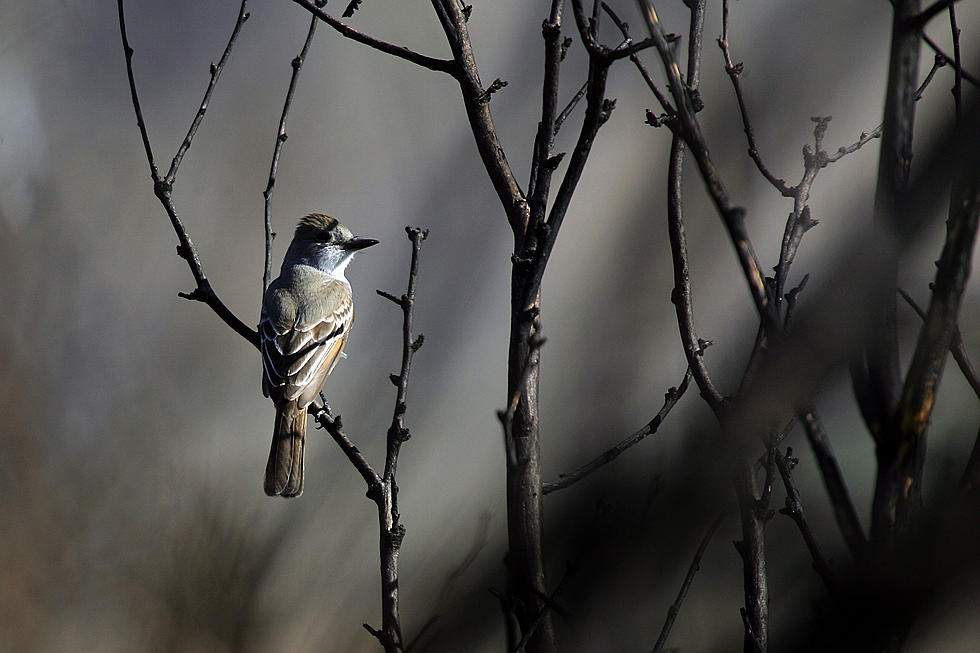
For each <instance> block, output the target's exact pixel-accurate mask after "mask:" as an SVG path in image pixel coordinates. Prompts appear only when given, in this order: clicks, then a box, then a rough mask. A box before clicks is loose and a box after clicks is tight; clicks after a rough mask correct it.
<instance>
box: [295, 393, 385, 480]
mask: <svg viewBox="0 0 980 653" xmlns="http://www.w3.org/2000/svg"><path fill="white" fill-rule="evenodd" d="M320 402H321V403H320V404H312V405H310V410H309V413H310V415H312V416H313V419H314V420H315V421H316V423H317V424H319V425H320V428H322V429H324V430H325V431H326V432H327V433H329V434H330V437H332V438H333V439H334V441H335V442H336V443H337V445H338V446H339V447H340V450H341V451H343V452H344V455H346V456H347V459H348V460H350V462H351V464H352V465H353V466H354V469H356V470H357V472H358V473H359V474H360V475H361V478H363V479H364V483H365V484H366V485H367V487H368V496H369V497H372V499H373V497H374V496H379V495H380V487H381V477H380V476H378V474H377V472H375V471H374V468H372V467H371V463H369V462H368V460H367V458H365V457H364V454H363V453H361V450H360V449H358V448H357V446H356V445H355V444H354V443H353V442H351V440H350V438H349V437H347V434H346V433H344V424H343V421H342V420H341V419H340V415H331V414H330V411H329V410H328V409H327V402H326V400H325V399H324V397H323V394H322V393H321V394H320Z"/></svg>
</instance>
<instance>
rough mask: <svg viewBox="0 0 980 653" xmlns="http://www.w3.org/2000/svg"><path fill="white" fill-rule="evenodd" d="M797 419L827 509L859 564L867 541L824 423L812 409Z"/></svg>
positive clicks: (801, 412)
mask: <svg viewBox="0 0 980 653" xmlns="http://www.w3.org/2000/svg"><path fill="white" fill-rule="evenodd" d="M799 418H800V422H801V423H802V424H803V430H804V431H805V432H806V436H807V440H808V441H809V443H810V448H811V449H812V450H813V455H814V457H815V458H816V460H817V468H818V469H819V470H820V476H821V477H822V478H823V482H824V486H825V487H826V489H827V496H828V497H830V505H831V506H832V507H833V509H834V518H835V519H836V520H837V527H838V528H839V529H840V532H841V536H842V537H843V538H844V543H845V544H846V545H847V548H848V551H850V553H851V557H852V558H853V559H854V561H855V562H858V563H861V562H863V561H864V560H865V555H866V553H867V543H868V542H867V538H865V536H864V530H863V529H862V528H861V521H860V520H859V519H858V516H857V511H856V510H855V509H854V502H853V501H851V494H850V492H848V490H847V485H846V484H845V483H844V475H843V474H842V473H841V469H840V466H839V465H838V464H837V457H836V456H834V451H833V449H832V448H831V446H830V439H829V438H828V437H827V433H826V431H825V430H824V428H823V422H821V420H820V418H819V417H818V416H817V413H816V410H815V409H813V408H808V409H804V410H802V411H800V414H799Z"/></svg>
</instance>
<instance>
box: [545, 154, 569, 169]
mask: <svg viewBox="0 0 980 653" xmlns="http://www.w3.org/2000/svg"><path fill="white" fill-rule="evenodd" d="M564 158H565V153H564V152H559V153H557V154H555V155H554V156H549V157H548V158H547V159H545V160H544V167H545V169H547V170H554V169H555V168H557V167H558V164H560V163H561V161H562V159H564Z"/></svg>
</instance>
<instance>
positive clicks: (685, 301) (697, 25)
mask: <svg viewBox="0 0 980 653" xmlns="http://www.w3.org/2000/svg"><path fill="white" fill-rule="evenodd" d="M704 14H705V0H698V2H696V3H694V5H693V7H692V8H691V27H690V30H689V37H688V53H687V86H688V88H689V89H690V91H691V93H692V94H693V93H697V92H698V87H699V84H700V68H701V65H700V62H701V49H702V43H703V33H704ZM633 63H634V64H636V66H637V67H638V68H640V69H641V73H642V72H643V70H644V68H643V65H642V64H641V63H640V61H639V59H636V58H634V59H633ZM645 77H647V76H646V75H645ZM684 153H685V145H684V140H683V139H682V138H681V136H680V135H679V134H677V133H674V134H673V136H672V138H671V143H670V163H669V167H668V170H667V232H668V236H669V238H670V252H671V258H672V261H673V268H674V288H673V290H672V292H671V295H670V300H671V302H672V303H673V304H674V310H675V312H676V314H677V325H678V329H679V331H680V336H681V342H682V344H683V346H684V354H685V356H686V357H687V364H688V365H689V366H690V367H691V371H692V372H693V374H694V379H695V382H696V383H697V386H698V390H699V391H700V392H701V396H702V397H703V398H704V400H705V401H706V402H707V403H708V405H709V406H710V407H711V409H712V410H713V411H714V413H715V415H716V416H720V415H721V410H722V407H723V405H724V397H723V396H722V395H721V393H720V392H718V390H717V389H716V388H715V386H714V384H713V383H712V381H711V376H710V374H709V373H708V368H707V366H706V365H705V363H704V349H705V347H704V344H705V341H702V340H701V339H699V338H698V336H697V331H696V330H695V327H694V298H693V293H692V290H691V279H690V268H689V265H688V258H687V236H686V233H685V229H684V184H683V174H684Z"/></svg>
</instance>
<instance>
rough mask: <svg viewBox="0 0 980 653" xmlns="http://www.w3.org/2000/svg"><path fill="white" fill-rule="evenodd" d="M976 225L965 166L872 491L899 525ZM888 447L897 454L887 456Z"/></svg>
mask: <svg viewBox="0 0 980 653" xmlns="http://www.w3.org/2000/svg"><path fill="white" fill-rule="evenodd" d="M961 137H962V138H964V139H965V140H969V141H972V142H974V143H976V142H978V141H980V133H978V132H977V128H976V125H971V126H970V128H969V131H964V132H962V133H961ZM978 223H980V170H977V169H971V168H970V167H967V166H964V167H963V168H960V170H959V171H958V174H957V175H956V177H955V179H954V181H953V190H952V193H951V196H950V202H949V218H948V219H947V221H946V242H945V244H944V245H943V251H942V254H941V255H940V257H939V264H938V268H939V269H938V270H937V272H936V280H935V282H934V284H933V291H932V298H931V299H930V302H929V308H928V309H927V311H926V317H925V320H924V322H923V325H922V328H921V330H920V331H919V338H918V342H917V343H916V347H915V353H914V354H913V355H912V362H911V364H910V365H909V370H908V374H907V375H906V377H905V384H904V386H903V388H902V394H901V398H900V401H899V404H898V409H897V414H896V416H895V418H894V420H893V422H892V423H890V424H889V427H890V428H889V429H888V431H887V438H884V443H883V444H884V446H885V447H887V448H888V449H886V453H888V454H891V455H892V456H893V458H894V463H895V464H894V467H891V466H890V467H888V468H887V469H886V470H885V471H886V476H885V478H883V479H881V480H882V485H884V486H885V487H884V488H880V489H883V490H884V491H885V492H887V493H889V494H885V495H884V496H882V495H879V494H878V492H877V490H878V489H879V488H876V498H878V499H880V500H882V501H885V502H886V504H885V505H886V506H888V508H886V510H890V509H891V507H890V506H891V502H890V501H889V500H888V499H887V497H888V496H889V495H890V496H892V497H894V500H895V501H897V507H896V510H897V514H895V516H894V518H895V519H897V520H898V523H899V525H902V522H903V521H907V519H908V512H909V511H910V510H914V509H915V508H917V503H918V502H919V501H921V498H920V492H921V484H922V469H923V466H924V464H925V440H926V427H927V426H928V423H929V417H930V415H931V414H932V409H933V406H934V405H935V400H936V393H937V392H938V389H939V381H940V379H941V378H942V373H943V367H944V365H945V362H946V353H947V351H948V350H949V348H950V345H951V344H952V341H953V335H954V333H955V331H956V323H957V319H958V315H959V310H960V303H961V302H962V299H963V291H964V288H965V287H966V280H967V278H968V276H969V274H970V268H971V263H972V258H973V246H974V243H975V242H976V237H977V228H978ZM891 447H895V449H894V450H891V449H890V448H891ZM880 448H882V447H881V445H879V449H880ZM886 523H887V522H886Z"/></svg>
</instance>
